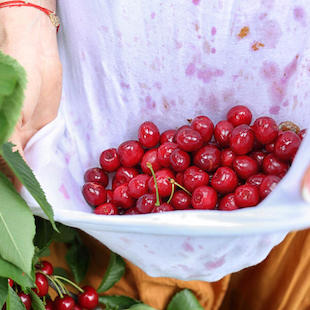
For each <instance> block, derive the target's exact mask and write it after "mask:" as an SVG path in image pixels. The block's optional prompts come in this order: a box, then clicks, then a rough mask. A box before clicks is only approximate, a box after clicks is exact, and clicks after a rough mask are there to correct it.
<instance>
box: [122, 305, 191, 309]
mask: <svg viewBox="0 0 310 310" xmlns="http://www.w3.org/2000/svg"><path fill="white" fill-rule="evenodd" d="M185 309H186V310H192V309H189V308H182V310H185ZM126 310H156V309H155V308H153V307H151V306H148V305H145V304H138V305H133V306H131V307H130V308H127V309H126Z"/></svg>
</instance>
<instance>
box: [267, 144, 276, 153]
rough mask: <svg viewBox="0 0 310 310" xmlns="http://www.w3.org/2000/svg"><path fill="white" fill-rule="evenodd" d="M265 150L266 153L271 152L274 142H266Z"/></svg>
mask: <svg viewBox="0 0 310 310" xmlns="http://www.w3.org/2000/svg"><path fill="white" fill-rule="evenodd" d="M265 150H266V151H267V152H268V153H272V152H273V151H274V142H272V143H269V144H266V145H265Z"/></svg>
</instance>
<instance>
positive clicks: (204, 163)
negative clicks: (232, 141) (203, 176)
mask: <svg viewBox="0 0 310 310" xmlns="http://www.w3.org/2000/svg"><path fill="white" fill-rule="evenodd" d="M194 163H195V165H196V166H198V167H199V168H201V169H202V170H206V171H208V172H209V171H214V170H216V169H217V168H218V167H219V166H220V164H221V152H220V150H219V149H218V148H217V147H216V146H214V145H211V144H209V145H206V146H203V147H202V148H201V149H200V150H199V151H197V152H196V154H195V155H194Z"/></svg>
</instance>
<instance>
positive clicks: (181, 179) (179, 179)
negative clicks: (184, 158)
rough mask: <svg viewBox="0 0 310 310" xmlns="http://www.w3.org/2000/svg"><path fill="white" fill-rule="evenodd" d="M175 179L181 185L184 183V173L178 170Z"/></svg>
mask: <svg viewBox="0 0 310 310" xmlns="http://www.w3.org/2000/svg"><path fill="white" fill-rule="evenodd" d="M175 180H176V182H177V183H178V184H180V185H181V186H183V185H184V173H183V172H178V173H177V174H176V175H175Z"/></svg>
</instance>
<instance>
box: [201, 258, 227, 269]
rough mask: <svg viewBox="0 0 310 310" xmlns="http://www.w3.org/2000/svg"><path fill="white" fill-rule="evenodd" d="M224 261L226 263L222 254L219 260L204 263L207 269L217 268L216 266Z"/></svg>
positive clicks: (219, 265)
mask: <svg viewBox="0 0 310 310" xmlns="http://www.w3.org/2000/svg"><path fill="white" fill-rule="evenodd" d="M224 263H225V257H224V256H222V257H220V258H219V259H218V260H216V261H214V262H208V263H205V264H204V265H205V267H206V269H215V268H218V267H221V266H222V265H223V264H224Z"/></svg>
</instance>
